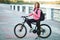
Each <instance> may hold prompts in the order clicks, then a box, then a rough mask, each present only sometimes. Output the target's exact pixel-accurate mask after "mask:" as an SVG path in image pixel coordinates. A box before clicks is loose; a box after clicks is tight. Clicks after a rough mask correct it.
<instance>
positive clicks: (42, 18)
mask: <svg viewBox="0 0 60 40" xmlns="http://www.w3.org/2000/svg"><path fill="white" fill-rule="evenodd" d="M37 11H38V10H37ZM37 11H36V13H37ZM40 11H41V14H40V18H39V20H40V21H44V19H45V14H44V13H43V12H42V10H40Z"/></svg>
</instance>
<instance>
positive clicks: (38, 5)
mask: <svg viewBox="0 0 60 40" xmlns="http://www.w3.org/2000/svg"><path fill="white" fill-rule="evenodd" d="M36 4H37V5H38V7H37V8H38V9H39V7H40V4H39V2H36V3H35V5H34V10H35V9H36Z"/></svg>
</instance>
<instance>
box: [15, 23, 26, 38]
mask: <svg viewBox="0 0 60 40" xmlns="http://www.w3.org/2000/svg"><path fill="white" fill-rule="evenodd" d="M14 34H15V36H16V37H18V38H23V37H25V36H26V34H27V29H26V27H25V26H24V25H22V24H20V23H19V24H17V25H16V26H15V27H14Z"/></svg>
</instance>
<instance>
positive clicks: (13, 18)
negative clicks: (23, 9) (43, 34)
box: [0, 5, 60, 40]
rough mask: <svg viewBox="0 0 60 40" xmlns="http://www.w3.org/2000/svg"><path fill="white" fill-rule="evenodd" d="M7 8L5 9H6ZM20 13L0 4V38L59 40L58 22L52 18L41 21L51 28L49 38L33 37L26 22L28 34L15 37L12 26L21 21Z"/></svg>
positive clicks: (10, 39)
mask: <svg viewBox="0 0 60 40" xmlns="http://www.w3.org/2000/svg"><path fill="white" fill-rule="evenodd" d="M6 8H7V9H6ZM21 15H26V14H23V13H22V14H21V13H19V12H16V11H11V10H9V9H8V7H6V6H3V5H0V40H60V22H57V21H54V20H45V21H43V22H41V23H44V24H48V25H49V26H50V27H51V29H52V34H51V36H50V37H49V38H46V39H42V38H39V39H35V38H36V37H37V35H36V34H33V33H29V29H30V28H29V27H28V25H27V24H25V26H26V27H27V29H28V34H27V35H26V37H24V38H22V39H20V38H17V37H16V36H15V35H14V26H15V25H16V24H17V23H20V22H22V21H23V19H22V18H20V16H21Z"/></svg>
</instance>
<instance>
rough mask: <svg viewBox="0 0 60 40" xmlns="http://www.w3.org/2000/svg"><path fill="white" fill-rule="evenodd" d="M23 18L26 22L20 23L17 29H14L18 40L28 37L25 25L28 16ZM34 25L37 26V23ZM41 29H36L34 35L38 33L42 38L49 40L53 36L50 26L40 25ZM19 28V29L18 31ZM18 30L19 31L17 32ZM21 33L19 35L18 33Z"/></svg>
mask: <svg viewBox="0 0 60 40" xmlns="http://www.w3.org/2000/svg"><path fill="white" fill-rule="evenodd" d="M22 18H24V19H25V20H24V22H23V23H18V24H17V25H16V26H15V27H14V34H15V36H16V37H18V38H23V37H25V36H26V34H27V28H26V26H25V25H24V23H25V22H26V20H27V16H22ZM32 24H33V25H36V23H32ZM40 27H41V28H40V29H37V27H35V29H34V30H33V33H37V35H38V36H39V37H41V38H48V37H49V36H50V35H51V32H52V31H51V28H50V26H49V25H47V24H40ZM17 28H18V29H17ZM17 30H18V31H17ZM18 32H19V33H18Z"/></svg>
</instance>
